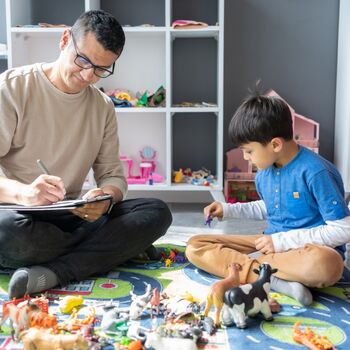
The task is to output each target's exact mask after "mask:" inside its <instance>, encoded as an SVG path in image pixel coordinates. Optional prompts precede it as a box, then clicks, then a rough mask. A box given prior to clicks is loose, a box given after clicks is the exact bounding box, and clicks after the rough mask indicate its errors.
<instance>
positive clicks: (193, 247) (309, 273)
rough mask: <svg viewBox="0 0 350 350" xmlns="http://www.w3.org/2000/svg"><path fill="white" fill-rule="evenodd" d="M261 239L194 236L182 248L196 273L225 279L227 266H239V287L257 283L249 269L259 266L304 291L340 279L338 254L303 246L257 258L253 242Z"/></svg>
mask: <svg viewBox="0 0 350 350" xmlns="http://www.w3.org/2000/svg"><path fill="white" fill-rule="evenodd" d="M261 236H262V235H261V234H259V235H244V236H243V235H198V236H194V237H192V238H191V239H190V240H189V241H188V243H187V248H186V255H187V258H188V259H189V261H190V262H191V263H192V264H194V265H195V266H197V267H199V268H200V269H202V270H204V271H207V272H209V273H212V274H214V275H216V276H220V277H226V276H227V267H228V265H229V264H230V263H233V262H234V263H238V264H241V265H242V271H241V272H240V279H241V283H250V282H253V281H255V280H256V279H257V277H258V276H257V275H256V274H255V273H254V271H253V269H256V268H258V266H259V265H260V264H261V263H263V262H267V263H269V264H270V265H271V266H272V267H273V268H277V269H278V272H276V274H275V276H277V277H279V278H282V279H284V280H288V281H296V282H300V283H303V284H304V285H306V286H308V287H317V288H323V287H327V286H330V285H333V284H334V283H336V282H337V281H338V280H339V279H340V278H341V276H342V272H343V269H344V262H343V259H342V257H341V256H340V254H339V253H338V252H337V251H336V250H334V249H332V248H329V247H325V246H320V245H313V244H306V245H305V247H304V248H300V249H293V250H289V251H287V252H283V253H274V254H261V255H260V256H259V257H257V258H255V259H254V258H251V257H250V256H248V254H250V253H253V252H256V248H255V243H254V242H255V240H256V239H257V238H259V237H261Z"/></svg>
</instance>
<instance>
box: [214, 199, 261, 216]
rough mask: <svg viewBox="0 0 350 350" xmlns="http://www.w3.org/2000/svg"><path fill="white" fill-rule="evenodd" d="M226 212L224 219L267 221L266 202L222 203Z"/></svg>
mask: <svg viewBox="0 0 350 350" xmlns="http://www.w3.org/2000/svg"><path fill="white" fill-rule="evenodd" d="M221 204H222V207H223V211H224V215H223V219H224V220H225V219H253V220H265V219H266V215H267V211H266V206H265V203H264V201H262V200H258V201H253V202H248V203H234V204H231V203H224V202H222V203H221Z"/></svg>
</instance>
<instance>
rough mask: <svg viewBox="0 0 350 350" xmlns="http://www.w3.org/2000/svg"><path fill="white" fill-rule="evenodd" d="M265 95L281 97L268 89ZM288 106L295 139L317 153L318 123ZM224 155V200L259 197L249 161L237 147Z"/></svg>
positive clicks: (247, 199)
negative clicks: (225, 159)
mask: <svg viewBox="0 0 350 350" xmlns="http://www.w3.org/2000/svg"><path fill="white" fill-rule="evenodd" d="M267 95H268V96H275V97H279V98H282V97H280V96H279V95H278V94H277V92H276V91H274V90H269V92H268V93H267ZM286 103H287V102H286ZM287 104H288V103H287ZM288 106H289V109H290V112H291V114H292V120H293V134H294V139H295V141H296V142H297V143H298V144H300V145H302V146H304V147H307V148H309V149H311V150H312V151H314V152H315V153H318V150H319V129H320V125H319V123H317V122H315V121H314V120H312V119H309V118H306V117H305V116H303V115H301V114H298V113H296V112H295V110H294V109H293V108H292V107H291V106H290V105H289V104H288ZM226 157H227V165H226V171H225V179H224V195H225V200H226V202H230V203H235V202H247V201H252V200H257V199H259V196H258V194H257V192H256V190H255V184H254V179H255V172H256V171H255V170H254V168H253V166H252V164H251V163H250V162H248V161H246V160H244V158H243V153H242V151H241V150H240V149H238V148H237V149H232V150H230V151H228V152H226Z"/></svg>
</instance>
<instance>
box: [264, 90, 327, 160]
mask: <svg viewBox="0 0 350 350" xmlns="http://www.w3.org/2000/svg"><path fill="white" fill-rule="evenodd" d="M267 95H268V96H275V97H279V98H281V99H283V98H282V97H281V96H279V95H278V93H277V92H276V91H274V90H270V91H269V92H268V93H267ZM284 101H285V100H284ZM285 102H286V101H285ZM286 103H287V104H288V102H286ZM288 107H289V109H290V112H291V114H292V120H293V134H294V139H295V141H296V142H297V143H298V144H300V145H302V146H305V147H307V148H309V149H311V150H312V151H314V152H315V153H318V151H319V135H320V124H319V123H317V122H315V121H314V120H312V119H309V118H306V117H305V116H303V115H301V114H298V113H296V112H295V110H294V109H293V108H292V107H291V106H290V105H289V104H288Z"/></svg>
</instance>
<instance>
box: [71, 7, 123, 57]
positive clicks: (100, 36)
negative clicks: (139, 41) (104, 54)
mask: <svg viewBox="0 0 350 350" xmlns="http://www.w3.org/2000/svg"><path fill="white" fill-rule="evenodd" d="M71 31H72V33H73V35H74V38H76V40H79V39H80V38H81V37H84V36H85V35H86V34H87V33H88V32H92V33H93V34H94V35H95V37H96V40H97V41H98V42H99V43H100V44H101V45H102V46H103V47H104V49H105V50H109V51H112V52H114V53H115V54H117V55H118V56H120V54H121V53H122V51H123V48H124V44H125V35H124V31H123V28H122V26H121V25H120V24H119V22H118V21H117V20H116V18H115V17H114V16H112V15H111V14H110V13H108V12H105V11H102V10H91V11H87V12H85V13H83V14H82V15H80V17H79V18H78V19H77V20H76V21H75V23H74V24H73V26H72V28H71Z"/></svg>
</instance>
